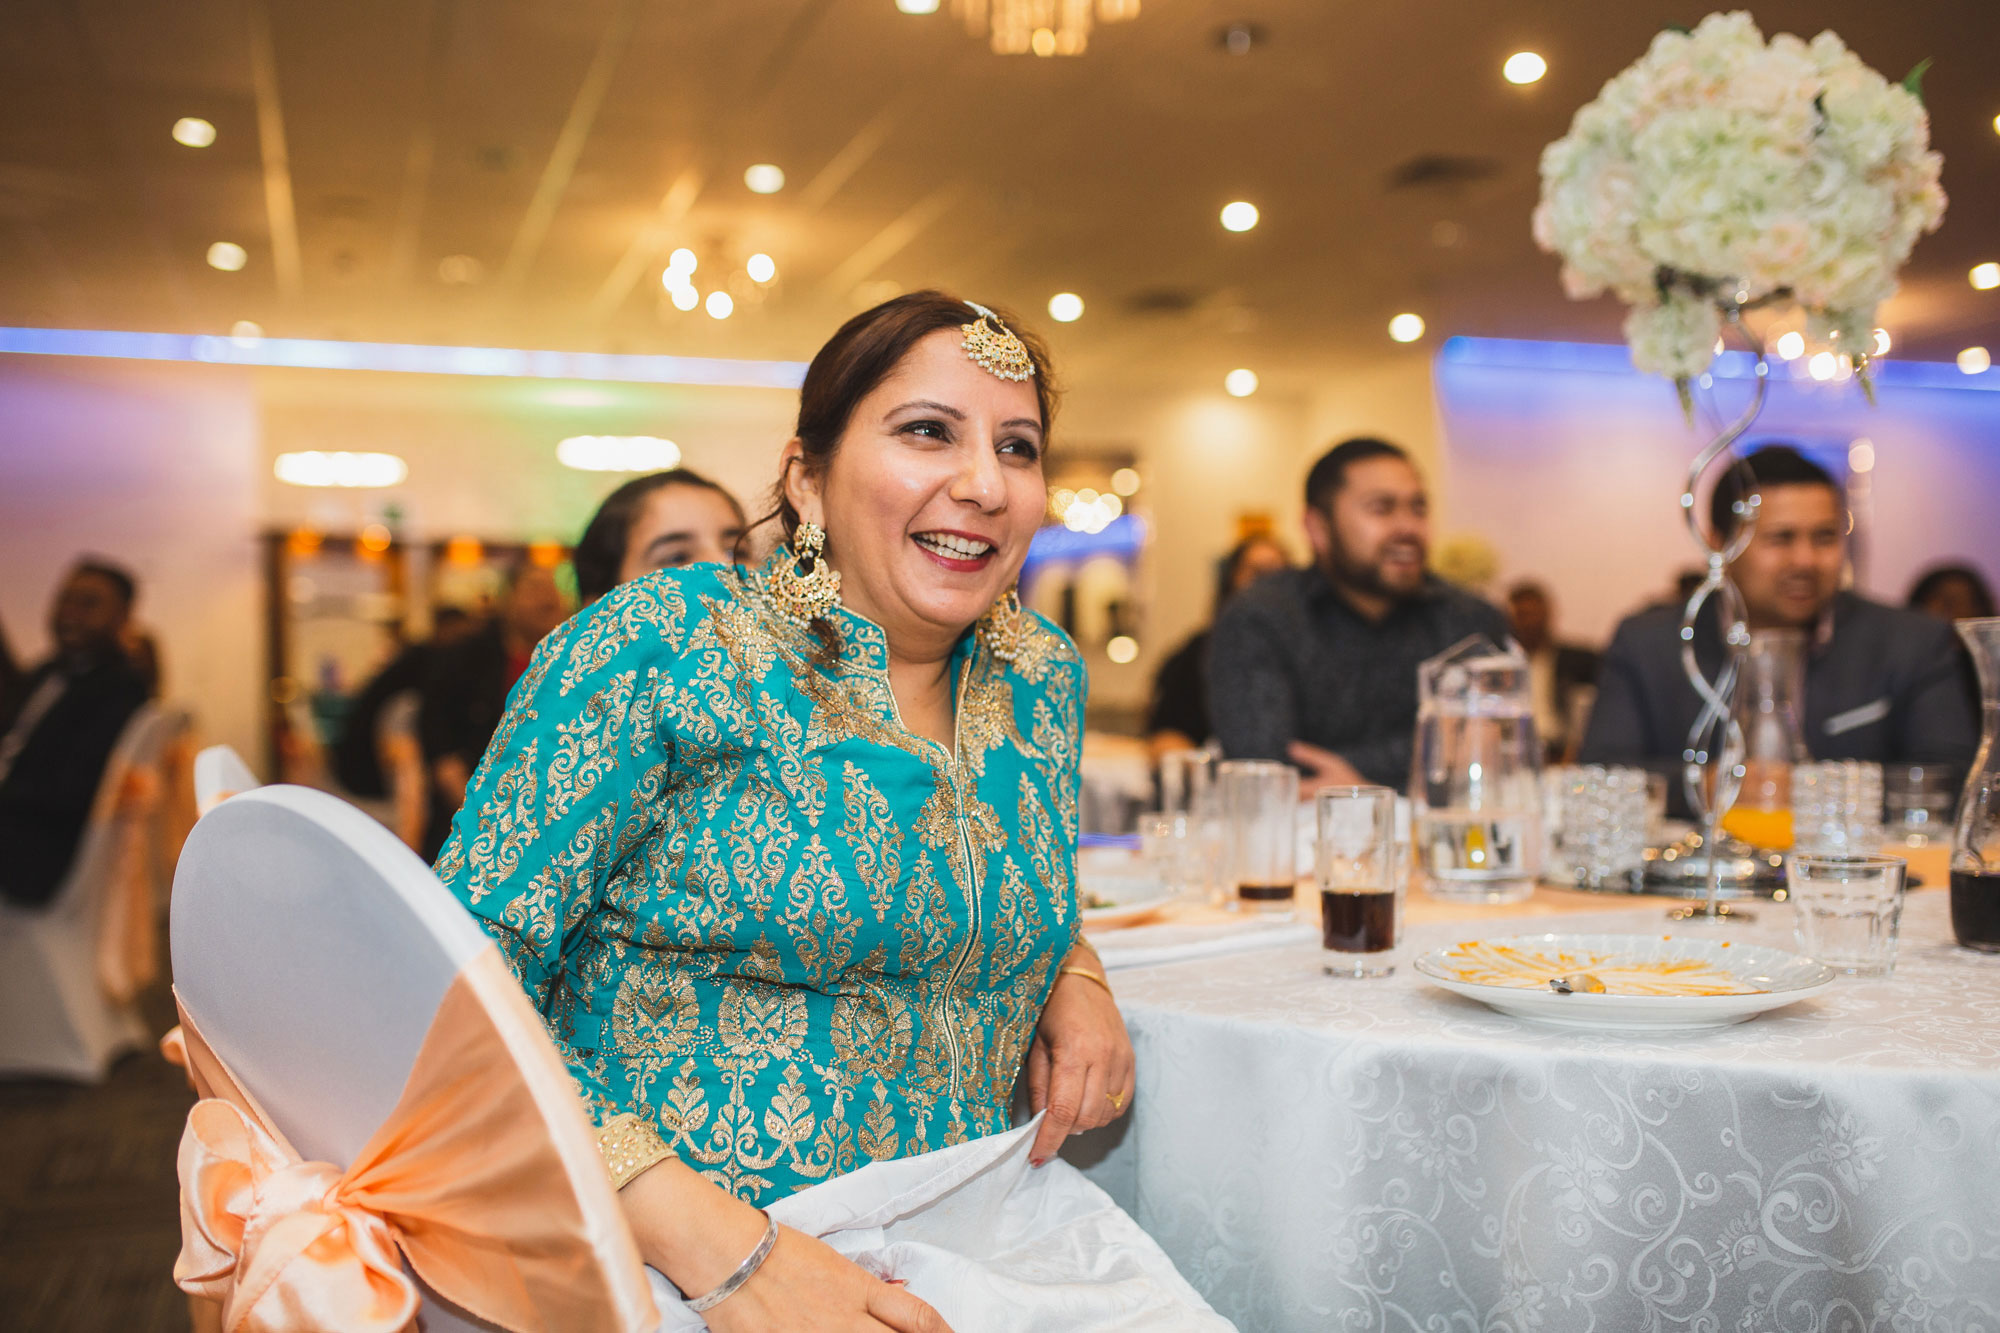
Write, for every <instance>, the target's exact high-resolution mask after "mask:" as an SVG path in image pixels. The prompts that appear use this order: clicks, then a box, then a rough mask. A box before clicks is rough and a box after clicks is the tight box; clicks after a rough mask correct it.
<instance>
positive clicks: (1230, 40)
mask: <svg viewBox="0 0 2000 1333" xmlns="http://www.w3.org/2000/svg"><path fill="white" fill-rule="evenodd" d="M1267 36H1268V34H1267V33H1266V32H1265V31H1264V26H1263V25H1262V24H1261V23H1232V24H1230V25H1229V26H1228V27H1226V28H1224V29H1223V30H1222V31H1221V32H1219V33H1217V34H1216V35H1215V44H1216V45H1217V46H1219V47H1221V48H1222V49H1223V50H1225V51H1227V52H1228V53H1229V54H1230V55H1233V56H1247V55H1249V54H1250V51H1251V49H1252V48H1253V47H1256V46H1260V45H1262V44H1263V42H1264V40H1265V38H1266V37H1267Z"/></svg>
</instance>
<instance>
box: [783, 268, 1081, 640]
mask: <svg viewBox="0 0 2000 1333" xmlns="http://www.w3.org/2000/svg"><path fill="white" fill-rule="evenodd" d="M993 313H994V317H995V318H997V319H998V320H999V321H1000V322H1001V323H1002V324H1005V325H1006V326H1007V327H1008V328H1009V329H1011V330H1012V331H1013V333H1014V336H1015V337H1017V338H1019V339H1020V340H1021V343H1022V345H1023V346H1025V347H1026V348H1027V349H1028V357H1029V359H1030V360H1032V361H1033V362H1034V364H1035V374H1034V377H1033V378H1032V379H1031V380H1030V381H1029V382H1030V383H1031V384H1033V385H1034V386H1035V402H1036V405H1037V406H1038V407H1040V409H1041V413H1042V435H1043V438H1044V440H1045V441H1046V438H1047V436H1048V433H1049V429H1050V427H1051V426H1052V425H1054V423H1055V413H1056V401H1057V389H1056V386H1055V384H1054V383H1053V382H1052V378H1051V375H1050V369H1049V353H1048V348H1047V347H1046V346H1045V345H1044V344H1043V343H1042V340H1041V339H1039V338H1037V337H1036V336H1035V335H1034V334H1032V333H1030V332H1028V331H1027V330H1026V329H1024V328H1022V327H1021V326H1020V325H1019V324H1018V323H1016V322H1015V321H1014V317H1013V316H1012V315H1010V314H1008V313H1007V312H1006V311H1005V310H1000V309H997V308H996V309H995V310H994V311H993ZM978 318H979V312H978V311H976V310H974V309H973V308H972V307H971V306H970V305H968V304H966V303H965V302H964V301H961V300H959V299H958V298H957V297H955V296H948V295H946V294H945V293H944V292H940V291H921V292H910V293H908V294H907V295H904V296H898V297H896V298H894V299H893V300H888V301H884V302H883V303H882V304H881V305H878V306H876V307H875V308H874V309H872V310H864V311H862V312H861V313H860V314H858V315H856V316H855V317H854V318H853V319H850V320H848V321H847V322H846V323H845V324H843V325H841V326H840V330H839V332H837V333H835V334H834V335H833V337H831V338H829V339H827V341H826V345H825V346H824V347H822V348H820V349H819V352H818V353H817V354H816V355H815V356H814V357H813V359H812V364H811V365H809V366H807V367H806V378H805V383H804V384H802V385H800V387H799V420H798V425H797V426H796V427H795V428H794V431H793V433H794V434H795V435H797V436H798V440H799V446H800V454H801V457H800V459H799V465H800V466H801V467H803V468H805V469H806V471H807V473H808V474H819V473H822V472H824V471H825V470H826V467H827V464H828V463H830V462H832V460H833V455H834V451H835V450H837V449H838V448H839V447H840V437H841V436H842V435H843V434H845V433H846V431H847V423H848V421H849V420H850V419H852V417H853V416H854V409H855V408H856V407H857V406H859V405H860V403H861V400H862V399H864V398H866V397H867V396H868V395H869V394H870V393H873V392H874V391H875V387H876V386H877V385H879V384H880V383H881V382H882V381H883V380H885V379H887V378H889V375H890V374H891V373H892V372H893V371H894V370H895V369H896V367H897V366H898V365H900V364H901V363H902V360H903V358H904V357H906V356H908V355H909V354H910V350H911V349H912V348H914V347H915V346H916V345H917V344H918V343H919V342H921V341H923V339H925V338H926V337H928V336H930V335H931V334H933V333H936V332H937V331H938V330H940V329H953V330H956V329H960V328H963V327H964V326H965V325H967V324H970V323H972V322H973V321H974V320H976V319H978ZM1044 447H1045V448H1046V444H1044ZM770 522H776V523H777V525H778V528H779V531H780V532H782V533H783V534H784V540H785V541H786V543H787V544H789V543H790V542H791V540H792V538H793V536H794V534H796V533H797V532H798V529H799V514H798V510H796V509H794V508H793V507H792V502H791V501H790V500H789V499H787V498H786V496H785V479H784V477H782V476H781V477H779V478H778V484H777V486H776V488H775V489H774V491H773V493H772V497H771V512H770V513H768V514H766V515H764V516H763V517H762V518H760V519H758V520H757V522H756V524H754V525H753V526H756V527H762V526H763V525H764V524H766V523H770ZM745 535H746V536H747V535H748V534H747V533H746V534H745ZM813 630H814V632H815V633H816V634H817V635H818V636H819V639H820V645H821V649H822V652H823V654H824V655H825V656H828V657H831V656H833V655H834V654H836V653H838V652H839V638H838V635H837V634H836V633H835V630H834V627H833V624H832V622H830V621H827V620H825V619H820V620H815V621H814V622H813Z"/></svg>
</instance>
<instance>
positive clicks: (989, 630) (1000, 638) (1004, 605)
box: [979, 583, 1028, 662]
mask: <svg viewBox="0 0 2000 1333" xmlns="http://www.w3.org/2000/svg"><path fill="white" fill-rule="evenodd" d="M979 628H980V632H981V634H982V635H983V636H984V637H985V639H986V646H987V648H988V649H989V650H990V651H991V652H992V654H993V655H994V656H995V657H997V658H999V659H1000V660H1001V661H1003V662H1013V661H1017V660H1019V658H1020V656H1021V654H1022V652H1023V651H1024V650H1025V649H1026V648H1027V646H1028V613H1027V612H1026V611H1024V610H1022V609H1021V585H1020V584H1018V583H1017V584H1015V585H1014V586H1013V587H1011V588H1009V589H1007V591H1006V592H1004V593H1002V594H1001V596H1000V600H999V601H997V602H995V603H993V606H992V608H991V609H990V610H988V611H987V613H986V615H985V617H984V618H983V619H982V620H981V622H980V626H979Z"/></svg>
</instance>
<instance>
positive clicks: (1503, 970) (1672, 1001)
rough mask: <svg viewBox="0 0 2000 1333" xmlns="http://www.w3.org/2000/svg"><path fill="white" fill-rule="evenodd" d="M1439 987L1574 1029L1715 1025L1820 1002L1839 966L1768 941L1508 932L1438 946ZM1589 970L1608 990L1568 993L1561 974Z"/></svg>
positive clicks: (1433, 962)
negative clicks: (1558, 982)
mask: <svg viewBox="0 0 2000 1333" xmlns="http://www.w3.org/2000/svg"><path fill="white" fill-rule="evenodd" d="M1416 969H1417V972H1418V973H1419V974H1420V975H1422V976H1423V977H1424V978H1425V979H1426V980H1428V981H1429V982H1431V983H1432V984H1433V985H1436V986H1442V987H1443V988H1444V989H1446V990H1448V991H1452V992H1454V993H1456V994H1459V995H1464V996H1467V997H1469V998H1471V999H1474V1000H1478V1001H1480V1002H1481V1003H1483V1004H1487V1005H1490V1006H1492V1007H1493V1008H1495V1009H1498V1010H1499V1011H1500V1012H1501V1013H1504V1014H1513V1015H1514V1016H1515V1017H1517V1018H1531V1019H1534V1020H1536V1021H1537V1022H1542V1023H1558V1024H1561V1025H1562V1026H1564V1027H1582V1028H1628V1029H1629V1028H1637V1029H1645V1030H1662V1029H1668V1028H1712V1027H1725V1026H1727V1025H1728V1024H1731V1023H1740V1022H1742V1021H1743V1020H1744V1019H1746V1018H1750V1017H1752V1016H1754V1015H1756V1014H1761V1013H1763V1012H1764V1011H1766V1010H1768V1009H1777V1008H1780V1007H1782V1006H1784V1005H1788V1004H1796V1003H1797V1002H1798V1001H1800V1000H1805V999H1810V998H1811V997H1813V996H1815V995H1818V994H1819V993H1820V992H1821V991H1823V990H1825V989H1826V988H1827V987H1828V986H1831V985H1832V984H1833V979H1834V973H1833V969H1832V968H1830V967H1828V966H1826V964H1824V963H1816V962H1814V961H1813V960H1812V959H1810V958H1803V957H1800V956H1799V955H1798V954H1795V953H1787V952H1786V951H1785V950H1783V949H1772V948H1767V947H1765V946H1764V945H1761V944H1739V943H1736V942H1735V941H1733V940H1713V939H1691V938H1688V937H1685V936H1679V935H1508V936H1503V937H1499V938H1495V939H1490V940H1466V941H1463V942H1461V943H1458V944H1454V945H1452V946H1450V947H1449V948H1444V949H1433V950H1431V951H1430V952H1429V953H1426V954H1424V955H1423V956H1422V957H1421V958H1419V959H1417V961H1416ZM1580 972H1588V973H1590V974H1591V975H1592V976H1595V977H1596V978H1597V979H1598V980H1599V981H1602V982H1603V983H1604V987H1605V990H1604V993H1602V994H1596V993H1590V992H1584V991H1577V992H1575V993H1573V994H1570V995H1559V994H1557V993H1556V992H1555V991H1552V990H1550V989H1549V979H1550V978H1551V977H1560V976H1574V975H1575V974H1577V973H1580Z"/></svg>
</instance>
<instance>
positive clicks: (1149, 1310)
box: [654, 1120, 1231, 1333]
mask: <svg viewBox="0 0 2000 1333" xmlns="http://www.w3.org/2000/svg"><path fill="white" fill-rule="evenodd" d="M1039 1123H1040V1122H1039V1120H1037V1121H1035V1122H1032V1123H1030V1124H1027V1125H1023V1126H1021V1127H1020V1128H1018V1129H1015V1130H1013V1131H1011V1132H1009V1133H1006V1134H998V1135H995V1136H994V1137H992V1138H988V1139H975V1140H973V1141H972V1142H970V1143H961V1144H959V1145H958V1146H956V1147H953V1148H944V1149H940V1150H939V1151H937V1152H932V1153H925V1154H924V1155H923V1156H921V1157H905V1158H902V1159H900V1160H895V1161H886V1162H874V1163H871V1164H869V1165H867V1166H864V1167H862V1168H861V1169H860V1170H858V1171H855V1172H853V1173H851V1174H849V1175H845V1176H840V1177H837V1178H835V1179H833V1180H830V1181H828V1182H826V1183H825V1184H823V1185H815V1186H813V1187H812V1188H810V1189H806V1190H802V1191H800V1192H799V1193H797V1194H794V1195H792V1196H791V1197H790V1198H788V1199H781V1200H780V1201H779V1202H777V1203H776V1204H774V1205H772V1207H771V1216H773V1217H775V1218H776V1219H778V1221H779V1222H780V1223H782V1224H784V1225H785V1226H789V1227H792V1228H795V1229H796V1230H799V1231H803V1232H805V1233H806V1234H807V1235H810V1236H817V1237H819V1238H820V1239H821V1240H824V1241H825V1242H826V1243H827V1244H829V1245H831V1246H832V1247H833V1248H834V1249H836V1250H838V1251H840V1252H841V1253H842V1254H844V1255H846V1256H847V1257H848V1258H850V1259H853V1260H854V1261H855V1262H856V1263H858V1264H860V1265H861V1266H862V1267H863V1268H866V1269H868V1270H869V1271H870V1272H873V1273H879V1274H882V1275H883V1276H888V1277H895V1278H900V1279H901V1280H903V1281H904V1282H906V1283H908V1284H909V1289H910V1290H911V1291H913V1292H915V1293H916V1294H917V1295H918V1296H921V1297H922V1298H923V1299H924V1300H926V1301H928V1302H930V1304H931V1305H932V1306H933V1307H935V1308H936V1309H937V1311H938V1313H939V1314H941V1315H943V1316H944V1319H945V1322H946V1323H948V1324H950V1325H951V1326H952V1328H953V1329H954V1330H956V1333H1070V1331H1072V1330H1073V1333H1212V1331H1213V1333H1220V1331H1221V1330H1226V1329H1228V1328H1230V1327H1231V1326H1230V1324H1229V1323H1228V1321H1226V1320H1224V1319H1222V1318H1220V1317H1219V1316H1217V1315H1215V1314H1213V1313H1212V1312H1210V1311H1209V1310H1208V1309H1207V1307H1206V1306H1205V1305H1204V1303H1203V1302H1202V1299H1201V1298H1200V1297H1199V1296H1197V1295H1196V1294H1195V1293H1194V1290H1193V1289H1192V1288H1191V1287H1189V1286H1188V1284H1187V1283H1186V1282H1185V1281H1183V1280H1182V1278H1181V1276H1180V1275H1179V1274H1178V1273H1176V1272H1174V1269H1173V1265H1172V1264H1170V1263H1168V1262H1167V1259H1166V1257H1165V1256H1164V1255H1162V1254H1161V1253H1160V1249H1159V1246H1157V1245H1155V1244H1154V1243H1153V1242H1152V1240H1150V1239H1149V1238H1148V1237H1147V1236H1146V1234H1145V1233H1144V1232H1142V1231H1140V1230H1139V1228H1138V1225H1137V1224H1136V1223H1134V1222H1133V1220H1132V1219H1131V1218H1130V1217H1129V1216H1127V1215H1126V1214H1125V1213H1124V1212H1122V1211H1121V1210H1120V1209H1119V1208H1118V1206H1117V1205H1116V1204H1114V1203H1112V1202H1111V1200H1110V1198H1109V1197H1107V1196H1106V1195H1105V1193H1104V1191H1103V1190H1101V1189H1099V1188H1097V1186H1095V1185H1093V1184H1091V1183H1090V1182H1089V1181H1087V1180H1085V1179H1084V1178H1083V1176H1082V1175H1081V1174H1080V1173H1079V1172H1078V1171H1077V1170H1076V1168H1075V1167H1073V1166H1071V1165H1070V1164H1069V1163H1067V1162H1065V1161H1062V1160H1061V1159H1060V1158H1058V1159H1056V1160H1054V1161H1052V1162H1050V1163H1049V1164H1048V1165H1047V1166H1044V1167H1039V1168H1037V1167H1031V1166H1029V1165H1028V1149H1029V1147H1030V1145H1031V1144H1032V1142H1033V1133H1034V1130H1035V1128H1036V1126H1037V1125H1038V1124H1039ZM654 1295H655V1298H656V1299H657V1300H658V1301H659V1304H660V1308H661V1309H663V1310H669V1311H670V1312H671V1313H670V1314H669V1315H668V1318H667V1322H666V1328H668V1329H672V1330H680V1329H698V1328H701V1327H702V1326H703V1325H702V1322H701V1320H700V1318H699V1317H698V1316H696V1315H693V1314H690V1313H688V1312H687V1307H686V1306H685V1305H683V1304H681V1302H680V1300H679V1296H678V1294H677V1293H676V1292H675V1291H674V1290H673V1288H672V1287H670V1286H668V1285H667V1283H666V1282H665V1280H664V1279H661V1278H659V1277H658V1276H657V1275H655V1276H654Z"/></svg>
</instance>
